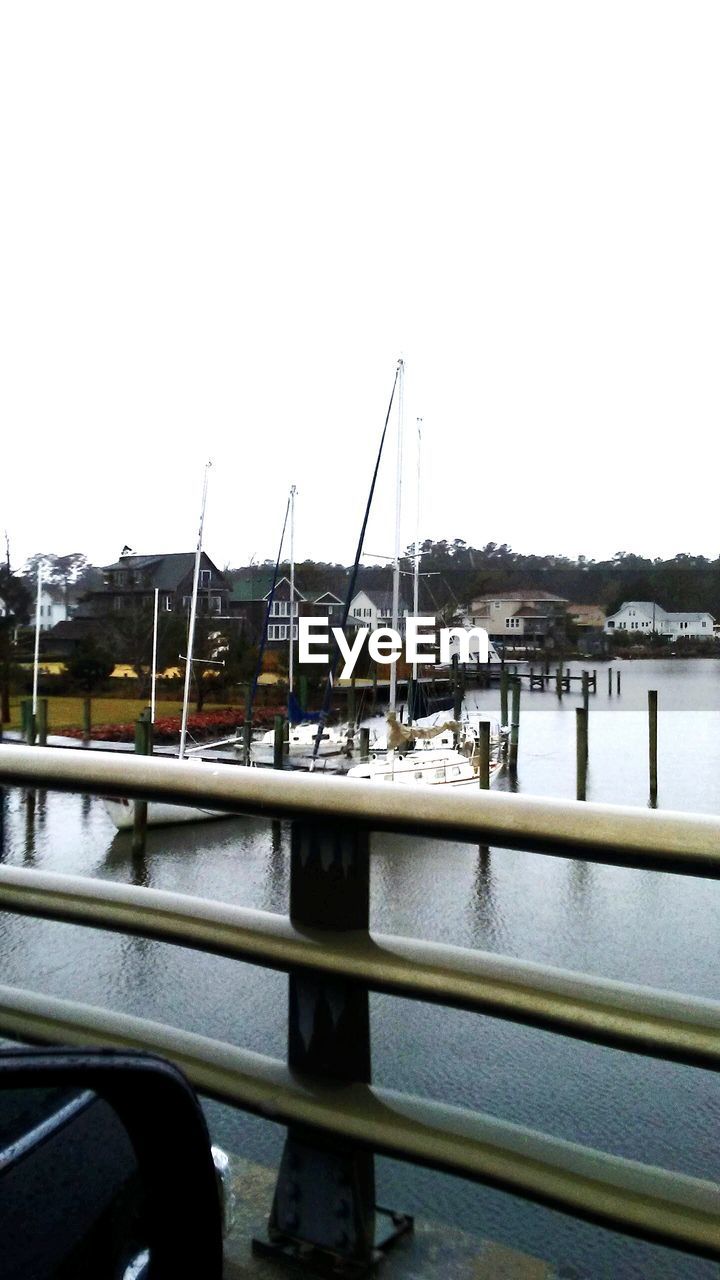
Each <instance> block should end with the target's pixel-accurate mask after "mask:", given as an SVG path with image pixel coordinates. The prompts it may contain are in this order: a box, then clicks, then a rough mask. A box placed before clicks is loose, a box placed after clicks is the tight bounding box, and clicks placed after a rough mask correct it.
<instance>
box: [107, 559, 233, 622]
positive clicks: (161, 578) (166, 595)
mask: <svg viewBox="0 0 720 1280" xmlns="http://www.w3.org/2000/svg"><path fill="white" fill-rule="evenodd" d="M194 572H195V552H194V551H179V552H178V551H176V552H171V553H168V554H165V555H147V556H136V555H122V556H121V557H120V559H119V560H116V562H115V563H114V564H110V565H107V566H106V567H105V568H104V569H103V575H104V584H103V586H102V588H101V589H100V590H98V591H90V592H88V594H87V595H86V597H85V600H84V603H83V608H82V614H83V616H92V617H100V616H107V615H108V614H111V615H115V614H120V615H122V613H123V612H124V611H129V610H130V609H133V608H137V606H138V604H146V605H148V606H153V605H154V601H155V591H156V589H157V590H158V592H159V595H158V601H159V607H160V611H161V612H163V613H182V614H185V613H187V611H188V609H189V608H190V602H191V599H192V588H193V577H194ZM229 596H230V586H229V583H228V581H227V579H226V577H225V575H224V574H223V573H221V571H220V570H219V569H218V567H217V565H216V564H213V562H212V560H211V559H210V557H209V556H208V555H207V554H206V552H204V551H203V552H202V554H201V558H200V580H199V590H198V613H201V614H202V613H213V614H217V615H218V617H221V618H226V617H228V613H229V610H228V601H229Z"/></svg>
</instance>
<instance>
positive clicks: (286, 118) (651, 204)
mask: <svg viewBox="0 0 720 1280" xmlns="http://www.w3.org/2000/svg"><path fill="white" fill-rule="evenodd" d="M719 37H720V9H718V7H717V5H715V4H712V3H704V2H703V0H697V2H695V3H693V4H691V5H678V4H676V3H672V4H670V3H665V2H664V0H653V2H652V3H645V2H644V0H623V2H622V3H618V2H617V0H604V2H603V3H602V4H600V3H578V2H577V0H573V2H572V3H564V2H563V3H558V2H554V0H548V2H546V3H537V0H533V2H532V3H526V2H524V0H516V2H514V3H512V4H497V3H492V4H490V3H484V2H483V0H476V2H475V3H459V2H457V3H453V2H452V0H450V2H449V3H446V4H444V5H437V4H432V5H431V4H428V3H424V2H423V0H414V2H413V3H405V2H404V0H385V2H384V3H377V2H376V0H366V3H365V4H363V5H362V6H360V5H348V4H338V3H337V2H336V0H335V2H333V3H324V2H322V3H320V2H317V0H305V3H303V4H297V3H292V4H291V3H287V2H286V0H277V3H275V4H270V5H268V4H265V5H261V4H255V3H253V4H250V3H239V2H237V0H236V2H235V3H231V4H230V3H221V2H217V3H212V2H210V3H205V4H203V5H200V4H188V3H183V2H182V0H174V3H172V4H167V3H161V2H160V0H143V2H142V3H139V2H136V0H127V2H126V3H125V4H123V5H104V4H102V5H98V4H97V3H78V2H76V0H66V2H65V3H63V4H62V5H58V4H57V3H54V2H53V3H43V2H42V0H38V2H37V3H34V4H31V5H6V6H4V7H3V10H2V16H1V18H0V116H1V118H2V121H3V126H2V130H1V131H0V172H1V173H2V187H3V196H2V200H1V201H0V341H1V342H2V353H3V359H2V376H1V377H0V481H1V484H0V532H2V530H6V531H7V534H8V537H9V539H10V547H11V554H12V560H13V563H14V564H15V565H16V566H18V567H19V566H20V565H21V564H22V562H23V561H24V559H25V558H26V557H27V556H29V555H30V554H32V553H34V552H37V551H43V552H55V553H57V554H65V553H68V552H70V551H83V552H85V554H87V555H88V556H89V557H90V559H91V560H92V561H93V562H95V563H109V562H110V561H112V560H114V559H115V558H116V557H117V555H118V554H119V552H120V551H121V549H122V547H123V546H124V545H125V544H127V545H129V546H130V547H132V548H133V550H135V551H137V552H140V553H150V552H163V551H165V552H166V551H174V550H190V549H192V548H193V547H194V545H195V541H196V537H197V527H198V518H199V507H200V497H201V491H202V480H203V467H204V463H205V461H206V459H207V458H208V457H209V458H212V460H213V468H212V471H211V478H210V483H209V492H208V505H207V515H206V524H205V547H206V549H207V551H208V553H209V554H210V555H211V557H212V558H213V559H214V560H215V561H216V563H217V564H218V565H220V566H221V567H222V566H224V565H231V566H232V565H237V564H241V563H247V562H248V561H249V560H250V559H251V558H252V557H254V558H255V559H256V560H263V559H266V558H273V559H274V557H275V555H276V552H277V545H278V540H279V535H280V529H281V525H282V518H283V514H284V510H285V504H286V498H287V492H288V489H289V487H290V485H291V484H295V485H296V486H297V490H298V498H297V520H296V537H295V547H296V554H297V557H298V559H304V558H306V557H312V558H314V559H321V560H331V561H343V562H348V561H350V560H351V559H352V556H353V554H354V550H355V545H356V542H357V537H358V531H359V527H360V522H361V519H362V514H363V510H364V506H365V501H366V498H367V494H368V488H369V482H370V476H371V473H372V467H373V463H374V457H375V452H376V450H377V445H378V441H379V436H380V431H381V428H382V424H383V421H384V417H385V412H386V408H387V403H388V399H389V395H390V390H391V387H392V382H393V377H394V372H395V367H396V364H397V360H398V358H399V357H402V358H403V360H404V361H405V370H406V376H405V394H404V427H405V448H404V466H403V537H402V541H403V545H405V544H407V543H409V542H410V541H412V539H413V537H414V534H415V526H416V519H417V517H416V509H415V503H416V473H417V462H416V456H415V438H416V430H415V423H416V419H417V417H418V416H420V417H422V420H423V431H422V439H423V448H422V465H421V517H420V526H419V527H420V531H421V537H423V538H426V537H430V538H447V539H448V540H452V539H453V538H456V537H459V538H464V539H465V540H466V541H467V542H469V543H471V544H473V545H475V546H482V545H484V544H485V543H486V542H488V541H495V542H508V543H510V545H512V546H513V547H514V548H515V549H516V550H518V551H524V552H536V553H557V554H566V555H570V556H576V555H578V554H583V555H586V556H589V557H594V558H602V557H605V556H611V555H613V553H615V552H616V551H618V550H627V551H634V552H637V553H640V554H644V555H649V556H656V555H660V556H670V555H673V554H675V553H676V552H678V551H687V552H692V553H695V554H701V553H702V554H706V555H709V556H712V557H713V558H714V557H715V556H717V555H718V554H719V553H720V532H719V531H718V525H717V516H716V505H717V470H716V465H715V444H716V436H717V423H718V417H719V413H720V379H719V377H718V352H719V351H720V311H719V308H718V298H719V297H720V232H719V230H718V228H720V168H719V166H718V163H717V156H718V137H717V134H718V122H719V121H720V77H718V75H717V64H718V53H719V49H718V45H719ZM392 426H393V432H394V431H395V430H396V429H397V419H396V418H394V419H393V423H392ZM395 448H396V445H395V438H394V436H393V437H392V438H391V440H390V441H389V445H388V451H387V456H386V457H385V459H384V462H383V467H382V473H381V481H380V484H379V487H378V491H377V495H376V500H375V504H374V507H373V514H372V517H371V523H370V527H369V529H368V536H367V539H366V549H367V550H369V551H371V552H374V553H380V554H385V555H388V554H391V553H392V551H393V546H394V520H395Z"/></svg>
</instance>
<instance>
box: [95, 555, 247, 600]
mask: <svg viewBox="0 0 720 1280" xmlns="http://www.w3.org/2000/svg"><path fill="white" fill-rule="evenodd" d="M201 563H203V564H205V565H206V566H207V565H209V566H210V567H211V568H212V569H213V570H214V571H215V573H217V574H219V575H220V570H219V569H218V567H217V565H216V564H214V563H213V561H212V560H211V559H210V557H209V555H208V554H207V552H205V551H203V553H202V559H201ZM194 567H195V552H194V551H170V552H168V553H166V554H163V555H153V556H122V557H121V559H120V560H116V561H115V563H114V564H108V565H105V567H104V570H103V572H104V573H117V572H119V571H121V570H130V571H133V570H138V569H147V570H149V571H150V583H149V585H150V586H151V587H158V588H159V589H160V591H174V590H176V588H177V587H178V586H179V585H180V583H181V582H182V580H183V578H185V577H187V575H188V573H192V571H193V569H194ZM220 576H222V575H220Z"/></svg>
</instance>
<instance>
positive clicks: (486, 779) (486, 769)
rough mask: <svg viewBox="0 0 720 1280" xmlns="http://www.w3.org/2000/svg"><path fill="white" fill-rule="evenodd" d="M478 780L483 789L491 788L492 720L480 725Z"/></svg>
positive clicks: (483, 721)
mask: <svg viewBox="0 0 720 1280" xmlns="http://www.w3.org/2000/svg"><path fill="white" fill-rule="evenodd" d="M478 781H479V782H480V790H481V791H489V790H490V721H489V720H481V721H480V723H479V725H478Z"/></svg>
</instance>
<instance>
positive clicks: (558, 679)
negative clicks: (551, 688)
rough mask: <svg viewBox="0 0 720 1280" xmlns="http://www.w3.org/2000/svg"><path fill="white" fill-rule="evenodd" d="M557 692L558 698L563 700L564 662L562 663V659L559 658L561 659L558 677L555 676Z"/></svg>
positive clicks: (559, 660)
mask: <svg viewBox="0 0 720 1280" xmlns="http://www.w3.org/2000/svg"><path fill="white" fill-rule="evenodd" d="M555 691H556V693H557V696H558V698H562V691H563V661H562V658H559V659H558V666H557V672H556V675H555Z"/></svg>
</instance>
